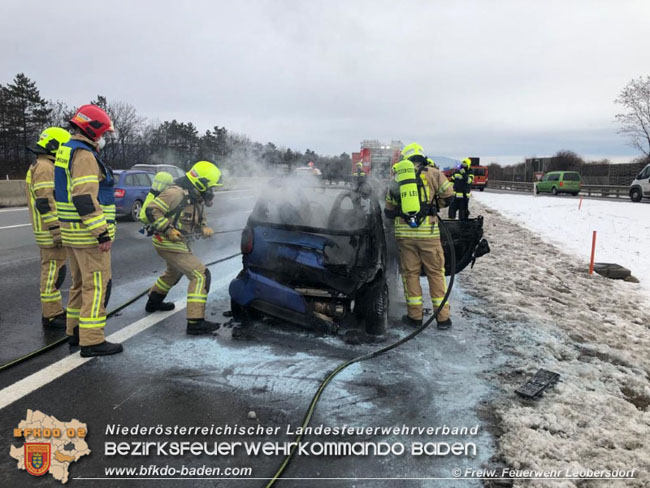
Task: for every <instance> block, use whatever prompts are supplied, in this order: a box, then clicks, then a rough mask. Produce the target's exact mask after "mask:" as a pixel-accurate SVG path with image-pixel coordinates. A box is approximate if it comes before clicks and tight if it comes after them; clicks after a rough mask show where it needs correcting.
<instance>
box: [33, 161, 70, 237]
mask: <svg viewBox="0 0 650 488" xmlns="http://www.w3.org/2000/svg"><path fill="white" fill-rule="evenodd" d="M25 191H26V193H27V206H28V208H29V217H30V220H31V222H32V230H33V232H34V238H35V239H36V244H37V245H38V246H39V247H42V248H52V247H55V244H54V237H55V236H58V235H59V234H60V232H61V231H60V230H59V221H58V219H57V217H56V203H55V201H54V160H53V158H51V157H49V156H46V155H40V156H38V158H37V159H36V162H34V164H32V165H31V166H30V167H29V170H27V176H26V177H25ZM39 209H40V210H39Z"/></svg>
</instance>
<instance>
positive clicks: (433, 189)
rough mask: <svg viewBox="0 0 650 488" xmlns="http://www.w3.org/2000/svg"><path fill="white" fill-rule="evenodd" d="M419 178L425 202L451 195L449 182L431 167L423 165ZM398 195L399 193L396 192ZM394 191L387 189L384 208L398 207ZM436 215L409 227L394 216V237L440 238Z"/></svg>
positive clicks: (451, 190) (402, 220)
mask: <svg viewBox="0 0 650 488" xmlns="http://www.w3.org/2000/svg"><path fill="white" fill-rule="evenodd" d="M420 178H422V182H423V184H424V189H425V193H426V199H427V202H428V203H430V204H432V203H433V202H434V199H435V198H437V199H438V200H441V199H445V198H448V197H450V196H452V195H453V189H452V187H451V183H450V182H449V181H448V180H447V178H446V177H445V175H444V174H443V173H442V172H440V171H438V170H437V169H435V168H433V167H430V166H429V167H425V168H423V169H422V171H421V173H420ZM398 195H399V194H398ZM398 195H395V192H394V191H393V192H391V191H389V192H388V194H387V195H386V208H389V209H397V208H399V201H398V200H397V199H398V198H399V196H398ZM436 222H437V221H436V217H435V216H432V215H429V216H427V217H426V218H425V219H424V220H423V221H422V223H421V224H420V226H419V227H415V228H413V227H410V226H409V225H408V223H407V222H406V221H405V220H404V219H403V218H402V217H397V218H395V237H396V238H397V239H430V238H435V239H440V229H439V228H438V225H437V223H436Z"/></svg>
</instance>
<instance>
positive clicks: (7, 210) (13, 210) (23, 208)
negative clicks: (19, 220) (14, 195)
mask: <svg viewBox="0 0 650 488" xmlns="http://www.w3.org/2000/svg"><path fill="white" fill-rule="evenodd" d="M28 208H29V207H15V208H14V207H12V208H3V209H0V213H5V212H17V211H19V210H27V209H28Z"/></svg>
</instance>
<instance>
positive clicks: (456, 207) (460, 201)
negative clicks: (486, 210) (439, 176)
mask: <svg viewBox="0 0 650 488" xmlns="http://www.w3.org/2000/svg"><path fill="white" fill-rule="evenodd" d="M471 165H472V162H471V160H470V159H469V158H465V159H463V161H462V162H461V163H460V169H459V170H458V171H456V172H455V173H454V175H453V176H452V179H453V181H454V193H455V195H456V198H455V199H454V201H453V203H452V204H451V205H450V206H449V218H450V219H455V218H456V211H458V218H459V219H460V220H467V219H468V218H469V198H470V195H471V191H472V183H473V182H474V175H473V174H472V169H471Z"/></svg>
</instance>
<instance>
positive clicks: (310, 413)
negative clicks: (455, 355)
mask: <svg viewBox="0 0 650 488" xmlns="http://www.w3.org/2000/svg"><path fill="white" fill-rule="evenodd" d="M438 225H439V226H440V229H442V231H443V233H444V234H445V237H446V238H447V242H448V243H449V244H450V246H449V247H450V251H451V252H450V254H451V275H450V277H449V286H448V287H447V292H446V293H445V296H444V298H443V299H442V302H441V303H440V305H439V306H438V308H437V309H436V310H435V312H434V313H433V315H431V317H429V319H428V320H427V321H426V322H424V323H423V324H422V325H421V326H420V327H418V328H417V329H416V330H414V331H413V332H411V333H410V334H408V335H407V336H405V337H403V338H401V339H400V340H398V341H396V342H394V343H392V344H389V345H388V346H384V347H382V348H381V349H377V350H376V351H372V352H369V353H367V354H363V355H361V356H358V357H356V358H353V359H350V360H348V361H345V362H344V363H342V364H340V365H339V366H337V367H336V368H334V369H333V370H332V371H331V372H330V373H329V374H328V375H327V376H326V377H325V379H324V380H323V381H322V382H321V384H320V386H319V387H318V389H317V390H316V393H315V394H314V396H313V397H312V400H311V403H310V404H309V407H308V408H307V412H306V413H305V416H304V418H303V421H302V424H301V427H302V428H301V429H300V432H301V433H300V434H298V435H297V436H296V438H295V440H294V445H293V447H292V449H291V451H290V452H289V454H287V456H286V457H285V458H284V460H283V461H282V464H281V465H280V467H279V468H278V470H277V471H276V472H275V474H274V475H273V477H272V478H271V480H270V481H269V482H268V484H267V485H266V488H270V487H272V486H273V485H274V484H275V482H276V481H278V480H279V479H280V477H281V476H282V474H283V473H284V471H285V470H286V469H287V467H288V466H289V463H290V462H291V460H292V459H293V455H294V453H295V452H296V449H297V448H298V445H299V444H300V442H302V439H303V437H304V434H303V432H305V428H306V427H307V426H308V425H309V423H310V422H311V419H312V416H313V415H314V411H315V410H316V405H317V404H318V401H319V400H320V398H321V395H322V394H323V391H325V388H326V387H327V385H329V384H330V382H331V381H332V380H333V379H334V377H335V376H336V375H338V374H339V373H340V372H341V371H343V370H344V369H346V368H347V367H348V366H351V365H353V364H355V363H359V362H361V361H367V360H368V359H372V358H376V357H377V356H381V355H382V354H384V353H386V352H388V351H390V350H392V349H395V348H396V347H399V346H401V345H402V344H404V343H406V342H408V341H410V340H411V339H413V338H414V337H415V336H417V335H419V334H420V333H422V332H423V331H424V329H426V328H427V327H429V325H431V323H432V322H433V320H434V319H435V318H436V317H437V316H438V314H439V313H440V311H441V310H442V309H443V307H444V306H445V304H446V303H447V301H448V300H449V294H450V293H451V290H452V288H453V286H454V279H455V277H456V252H455V249H454V246H453V239H452V236H451V233H450V232H449V229H447V227H446V226H445V225H444V224H443V223H442V219H440V218H438Z"/></svg>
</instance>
